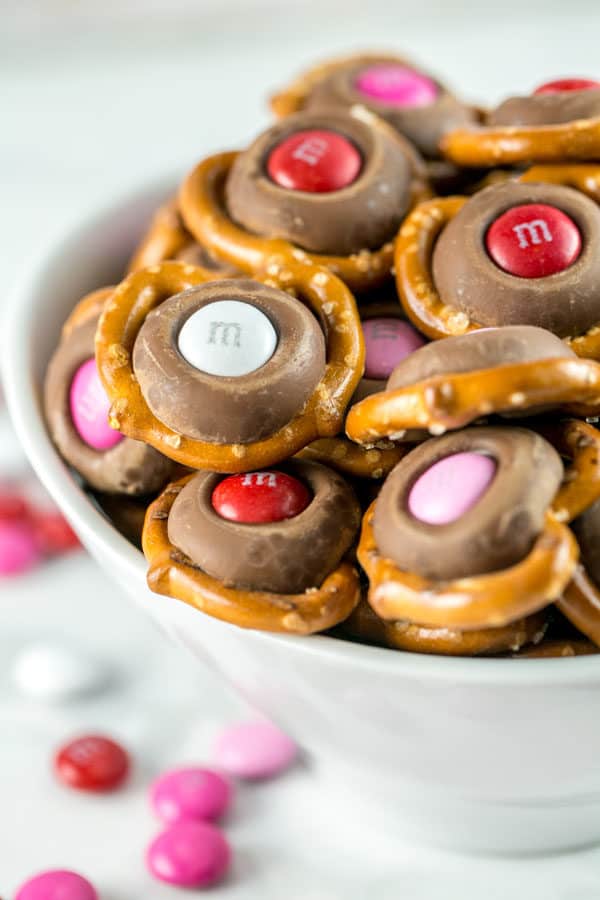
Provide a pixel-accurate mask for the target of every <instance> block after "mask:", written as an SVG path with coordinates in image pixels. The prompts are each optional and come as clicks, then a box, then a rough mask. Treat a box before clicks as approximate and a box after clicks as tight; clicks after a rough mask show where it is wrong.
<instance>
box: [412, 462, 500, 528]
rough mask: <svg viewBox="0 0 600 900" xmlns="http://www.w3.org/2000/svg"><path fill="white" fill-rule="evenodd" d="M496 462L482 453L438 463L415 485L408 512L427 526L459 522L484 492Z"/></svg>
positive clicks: (491, 477) (488, 484) (492, 474)
mask: <svg viewBox="0 0 600 900" xmlns="http://www.w3.org/2000/svg"><path fill="white" fill-rule="evenodd" d="M495 474H496V462H495V460H493V459H492V458H491V457H489V456H485V455H484V454H483V453H472V452H469V453H453V454H452V455H451V456H446V457H444V459H440V460H438V462H436V463H434V464H433V465H432V466H430V467H429V469H427V470H426V471H425V472H423V474H422V475H421V476H420V477H419V478H418V479H417V480H416V481H415V483H414V485H413V486H412V488H411V491H410V493H409V495H408V508H409V511H410V513H411V515H413V516H414V517H415V519H419V521H421V522H426V523H427V524H428V525H448V524H449V523H450V522H455V521H456V520H457V519H460V517H461V516H462V515H464V514H465V513H466V512H468V510H470V509H471V508H472V507H473V506H475V504H476V503H477V501H478V500H480V499H481V497H482V496H483V494H485V492H486V491H487V489H488V488H489V486H490V484H491V483H492V481H493V479H494V476H495Z"/></svg>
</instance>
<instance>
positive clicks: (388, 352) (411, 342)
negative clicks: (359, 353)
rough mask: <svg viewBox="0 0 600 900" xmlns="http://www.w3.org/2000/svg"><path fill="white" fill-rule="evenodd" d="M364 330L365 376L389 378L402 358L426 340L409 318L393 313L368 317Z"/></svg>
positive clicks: (364, 323)
mask: <svg viewBox="0 0 600 900" xmlns="http://www.w3.org/2000/svg"><path fill="white" fill-rule="evenodd" d="M363 334H364V338H365V377H366V378H377V379H384V378H389V376H390V375H391V374H392V372H393V371H394V369H395V368H396V366H397V365H398V363H399V362H401V361H402V360H403V359H405V357H407V356H409V355H410V354H411V353H413V352H414V351H415V350H418V348H419V347H422V346H423V344H424V343H425V341H424V340H423V338H422V337H421V335H420V334H419V333H418V331H417V330H416V329H415V328H413V326H412V325H411V324H410V323H409V322H405V321H403V320H402V319H396V318H394V317H393V316H381V317H379V318H376V319H367V320H366V321H365V322H363Z"/></svg>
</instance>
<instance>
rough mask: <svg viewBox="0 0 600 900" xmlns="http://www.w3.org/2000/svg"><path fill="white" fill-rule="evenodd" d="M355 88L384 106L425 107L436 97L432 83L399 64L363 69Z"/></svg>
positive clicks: (381, 64)
mask: <svg viewBox="0 0 600 900" xmlns="http://www.w3.org/2000/svg"><path fill="white" fill-rule="evenodd" d="M355 87H356V89H357V90H358V92H359V93H361V94H363V96H365V97H368V98H369V100H375V101H376V102H378V103H383V104H385V105H386V106H396V107H403V106H405V107H411V106H412V107H415V106H429V105H430V104H431V103H434V102H435V100H436V99H437V96H438V93H439V88H438V87H437V85H436V83H435V82H434V81H432V79H431V78H428V77H427V76H426V75H423V74H421V73H420V72H415V70H414V69H411V68H409V67H408V66H403V65H400V64H399V63H378V64H376V65H373V66H369V67H368V68H366V69H363V70H362V72H361V73H360V74H359V75H358V76H357V78H356V81H355Z"/></svg>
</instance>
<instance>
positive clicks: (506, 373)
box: [346, 357, 600, 444]
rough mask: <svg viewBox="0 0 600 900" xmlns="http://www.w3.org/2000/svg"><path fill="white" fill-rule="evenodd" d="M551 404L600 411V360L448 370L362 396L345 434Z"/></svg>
mask: <svg viewBox="0 0 600 900" xmlns="http://www.w3.org/2000/svg"><path fill="white" fill-rule="evenodd" d="M540 406H542V407H543V406H556V407H560V408H561V409H563V410H565V411H568V412H571V413H573V414H574V415H581V416H583V417H586V416H595V415H597V414H598V412H599V411H600V363H597V362H594V361H593V360H591V359H577V358H573V359H569V358H568V357H556V358H554V359H540V360H535V361H534V362H523V363H514V364H510V365H503V366H495V367H494V368H491V369H478V370H476V371H473V372H459V373H448V374H447V375H435V376H432V377H431V378H425V379H423V381H419V382H417V383H416V384H412V385H408V386H407V387H403V388H397V389H396V390H392V391H383V392H382V393H380V394H373V395H372V396H371V397H365V399H364V400H361V402H360V403H357V404H356V405H355V406H353V407H351V409H350V410H349V412H348V415H347V417H346V434H347V435H348V437H349V438H350V439H351V440H353V441H357V442H358V443H360V444H372V443H374V442H376V441H378V440H381V439H382V438H388V439H391V440H402V439H404V438H405V432H407V431H410V430H411V429H427V430H428V431H429V433H430V434H432V435H440V434H444V432H446V431H448V430H451V429H455V428H462V427H464V426H465V425H468V424H469V423H470V422H473V421H474V420H475V419H478V418H481V416H486V415H490V414H492V413H497V412H510V411H512V412H520V413H522V414H524V412H525V410H527V409H530V408H533V407H540Z"/></svg>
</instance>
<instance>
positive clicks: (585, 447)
mask: <svg viewBox="0 0 600 900" xmlns="http://www.w3.org/2000/svg"><path fill="white" fill-rule="evenodd" d="M531 427H532V428H533V429H534V430H535V431H538V432H539V433H540V434H541V435H542V436H543V437H544V438H546V440H547V441H549V442H550V443H551V444H552V445H553V446H554V448H555V449H556V450H557V451H558V453H559V454H560V455H561V456H566V457H568V458H569V459H571V465H570V467H569V468H568V469H567V471H566V473H565V477H564V481H563V484H562V486H561V488H560V489H559V491H558V493H557V495H556V497H555V498H554V501H553V503H552V511H553V513H554V516H555V517H556V518H557V519H558V521H559V522H565V523H569V522H572V521H573V519H576V518H577V516H579V515H581V513H582V512H584V510H586V509H587V508H588V506H591V505H592V503H594V502H595V501H596V500H598V498H600V431H598V429H597V428H594V427H593V426H592V425H588V424H587V422H582V421H580V420H578V419H567V420H564V421H562V422H558V423H553V424H547V423H544V424H543V425H541V426H537V425H536V424H533V425H531Z"/></svg>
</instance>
